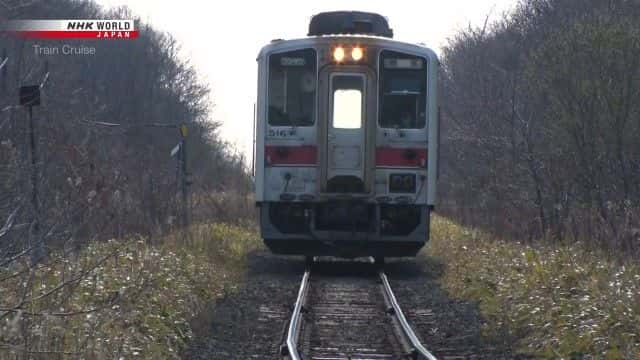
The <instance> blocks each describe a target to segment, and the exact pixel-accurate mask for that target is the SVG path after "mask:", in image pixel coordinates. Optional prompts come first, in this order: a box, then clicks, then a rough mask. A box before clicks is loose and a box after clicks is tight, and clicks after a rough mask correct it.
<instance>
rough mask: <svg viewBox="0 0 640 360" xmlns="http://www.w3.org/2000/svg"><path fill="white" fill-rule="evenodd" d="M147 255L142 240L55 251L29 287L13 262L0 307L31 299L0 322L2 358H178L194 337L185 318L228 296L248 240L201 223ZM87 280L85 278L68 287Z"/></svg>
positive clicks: (251, 242)
mask: <svg viewBox="0 0 640 360" xmlns="http://www.w3.org/2000/svg"><path fill="white" fill-rule="evenodd" d="M182 235H184V234H174V235H171V236H168V237H167V238H166V239H164V240H165V241H164V242H163V245H160V246H157V247H151V246H149V245H147V243H146V241H145V240H144V239H142V238H131V239H128V240H125V241H115V240H113V241H109V242H106V243H94V244H90V245H89V246H88V247H86V248H84V249H82V250H81V251H80V252H79V253H77V254H75V255H74V256H73V257H72V256H64V255H63V254H62V253H54V254H52V255H51V256H50V258H49V259H48V261H47V263H46V265H44V266H42V267H40V268H39V269H37V270H35V271H33V273H32V276H29V277H28V278H31V280H30V281H28V282H27V283H25V282H24V281H22V279H23V278H22V277H21V276H16V277H14V278H10V279H5V278H7V277H9V276H11V275H12V274H16V273H19V272H20V271H22V270H24V269H26V266H27V264H18V265H16V266H13V267H12V268H11V269H8V268H5V269H0V278H2V279H5V280H4V281H1V282H0V308H4V309H6V308H11V307H13V306H14V305H15V304H17V303H19V302H20V300H21V298H22V295H23V294H25V293H26V294H27V296H26V298H28V299H34V298H37V297H38V296H39V295H42V294H45V293H46V292H47V291H50V290H52V289H54V288H55V287H57V286H59V285H61V284H66V285H64V286H63V287H62V289H60V290H59V291H55V292H53V293H52V294H51V295H49V296H45V297H43V298H42V299H39V300H30V301H28V302H27V304H26V305H25V306H23V307H22V309H20V310H18V311H12V312H10V313H8V314H5V316H4V318H3V319H2V320H0V358H2V359H4V358H9V359H11V358H19V357H22V356H24V355H25V353H26V354H27V355H29V357H35V358H47V359H48V358H66V357H78V358H95V359H101V358H108V359H113V358H121V357H123V358H127V359H128V358H135V357H143V358H154V359H159V358H178V354H179V352H180V350H181V349H182V348H184V346H185V344H186V343H187V342H188V341H189V339H190V338H191V337H192V329H191V328H190V323H189V320H190V319H191V318H193V317H194V316H196V315H197V314H198V313H199V312H200V311H201V310H202V309H203V308H204V307H205V305H206V304H207V303H208V302H210V301H212V300H215V299H216V298H219V297H221V296H223V295H224V294H225V293H227V292H229V291H233V290H234V288H235V286H236V284H237V282H238V280H240V279H241V277H242V276H243V270H244V261H245V255H246V254H247V252H249V251H250V250H252V249H255V248H256V247H258V246H260V245H259V241H258V239H257V236H256V235H255V232H252V231H250V230H246V229H244V228H240V227H235V226H231V225H225V224H199V225H194V226H192V227H191V228H190V231H189V235H190V236H189V239H190V241H188V242H187V243H186V244H185V242H183V241H182ZM79 274H84V275H86V276H83V277H82V279H80V280H78V281H71V280H73V279H74V277H75V276H77V275H79ZM3 314H4V312H1V311H0V316H2V315H3Z"/></svg>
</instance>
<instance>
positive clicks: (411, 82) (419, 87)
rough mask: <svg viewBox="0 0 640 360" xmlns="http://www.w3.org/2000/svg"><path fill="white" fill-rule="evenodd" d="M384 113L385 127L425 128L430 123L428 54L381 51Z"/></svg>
mask: <svg viewBox="0 0 640 360" xmlns="http://www.w3.org/2000/svg"><path fill="white" fill-rule="evenodd" d="M379 66H380V87H379V89H380V95H379V96H380V98H379V103H380V115H379V124H380V126H381V127H383V128H395V129H422V128H424V127H425V125H426V123H427V116H426V114H427V66H426V60H425V59H424V58H421V57H418V56H413V55H408V54H402V53H398V52H394V51H383V52H382V53H381V55H380V64H379Z"/></svg>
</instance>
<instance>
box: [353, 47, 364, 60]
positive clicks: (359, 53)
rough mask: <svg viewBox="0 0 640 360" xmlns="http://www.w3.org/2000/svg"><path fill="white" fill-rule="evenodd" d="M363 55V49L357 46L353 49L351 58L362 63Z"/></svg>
mask: <svg viewBox="0 0 640 360" xmlns="http://www.w3.org/2000/svg"><path fill="white" fill-rule="evenodd" d="M363 55H364V52H363V51H362V48H361V47H359V46H356V47H354V48H353V49H351V58H352V59H353V60H354V61H360V60H361V59H362V56H363Z"/></svg>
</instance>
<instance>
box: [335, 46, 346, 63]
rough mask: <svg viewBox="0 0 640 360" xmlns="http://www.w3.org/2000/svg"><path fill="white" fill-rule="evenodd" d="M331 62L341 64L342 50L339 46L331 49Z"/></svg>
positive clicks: (342, 58)
mask: <svg viewBox="0 0 640 360" xmlns="http://www.w3.org/2000/svg"><path fill="white" fill-rule="evenodd" d="M333 60H335V61H336V62H342V60H344V49H343V48H342V47H341V46H338V47H337V48H335V49H333Z"/></svg>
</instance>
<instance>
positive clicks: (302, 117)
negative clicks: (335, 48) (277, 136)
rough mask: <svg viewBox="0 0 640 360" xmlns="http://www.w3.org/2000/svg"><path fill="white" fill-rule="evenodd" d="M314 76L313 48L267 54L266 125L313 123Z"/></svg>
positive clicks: (309, 124)
mask: <svg viewBox="0 0 640 360" xmlns="http://www.w3.org/2000/svg"><path fill="white" fill-rule="evenodd" d="M316 77H317V72H316V52H315V50H313V49H304V50H296V51H290V52H286V53H279V54H273V55H271V56H270V57H269V95H268V99H269V114H268V118H269V125H273V126H312V125H313V124H314V122H315V121H314V118H315V112H316V111H315V109H316V105H315V104H316Z"/></svg>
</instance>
